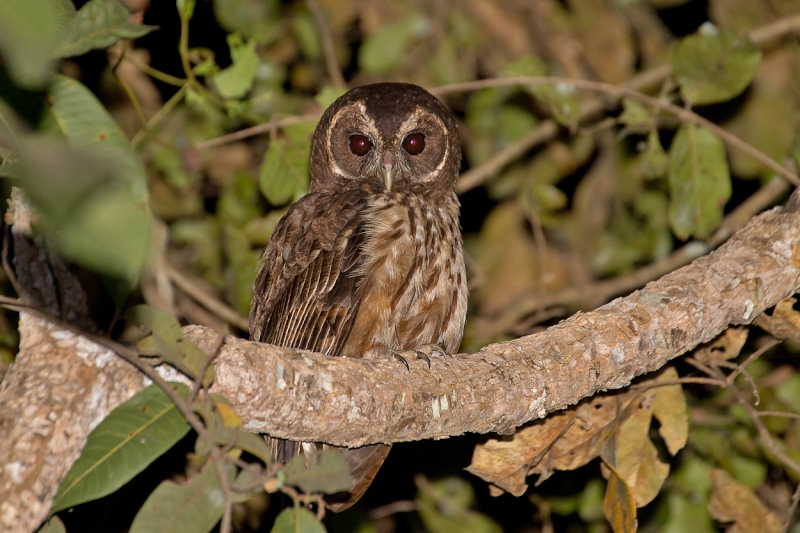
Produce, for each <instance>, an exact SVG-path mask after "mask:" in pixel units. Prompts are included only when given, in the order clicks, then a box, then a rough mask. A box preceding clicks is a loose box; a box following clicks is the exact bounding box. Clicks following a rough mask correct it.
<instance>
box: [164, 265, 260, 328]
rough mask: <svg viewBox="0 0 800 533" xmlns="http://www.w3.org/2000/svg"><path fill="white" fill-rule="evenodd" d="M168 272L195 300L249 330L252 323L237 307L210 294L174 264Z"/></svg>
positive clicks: (226, 319) (223, 317)
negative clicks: (237, 310)
mask: <svg viewBox="0 0 800 533" xmlns="http://www.w3.org/2000/svg"><path fill="white" fill-rule="evenodd" d="M166 272H167V276H168V277H169V279H170V280H172V282H173V283H174V284H175V285H177V286H178V288H179V289H181V290H182V291H183V292H185V293H186V294H188V295H189V296H191V297H192V298H194V300H195V301H197V302H198V303H200V304H201V305H203V307H205V308H206V309H208V310H209V311H211V312H212V313H214V314H215V315H217V316H218V317H219V318H221V319H222V320H224V321H225V322H227V323H228V324H231V325H233V326H235V327H237V328H239V329H241V330H242V331H249V329H250V325H249V322H248V319H247V318H246V317H243V316H242V315H240V314H239V313H238V312H236V310H235V309H233V308H232V307H230V306H228V305H226V304H225V303H224V302H222V301H221V300H219V299H217V298H215V297H214V296H212V295H210V294H208V293H207V292H206V291H204V290H203V289H202V288H200V287H199V286H198V285H197V284H196V283H195V282H194V281H192V280H191V279H190V278H189V277H188V276H187V275H186V274H184V273H183V272H181V271H180V270H178V269H177V268H175V267H173V266H172V265H167V267H166Z"/></svg>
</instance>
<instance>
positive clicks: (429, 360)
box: [416, 350, 431, 370]
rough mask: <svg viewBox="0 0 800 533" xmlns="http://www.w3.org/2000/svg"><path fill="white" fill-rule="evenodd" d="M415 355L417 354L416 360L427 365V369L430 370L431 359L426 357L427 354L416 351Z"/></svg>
mask: <svg viewBox="0 0 800 533" xmlns="http://www.w3.org/2000/svg"><path fill="white" fill-rule="evenodd" d="M416 353H417V359H422V360H423V361H425V362H426V363H428V369H429V370H430V368H431V358H430V357H428V354H426V353H425V352H421V351H419V350H416Z"/></svg>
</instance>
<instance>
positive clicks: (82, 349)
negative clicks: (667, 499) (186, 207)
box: [0, 191, 800, 531]
mask: <svg viewBox="0 0 800 533" xmlns="http://www.w3.org/2000/svg"><path fill="white" fill-rule="evenodd" d="M799 195H800V192H798V191H795V193H794V196H793V198H792V200H790V202H789V204H788V205H787V207H786V208H784V209H783V210H780V209H773V210H771V211H769V212H766V213H764V214H762V215H759V216H758V217H755V218H754V219H753V220H752V221H751V222H750V223H749V224H748V225H747V226H746V227H745V228H743V229H742V230H741V231H739V232H737V233H736V234H735V235H734V236H733V237H732V238H731V239H730V240H729V241H728V242H727V243H725V244H724V245H722V246H721V247H720V248H719V249H718V250H716V251H714V252H712V253H710V254H709V255H707V256H704V257H701V258H699V259H697V260H695V261H694V262H693V263H691V264H690V265H688V266H686V267H683V268H681V269H679V270H676V271H675V272H672V273H670V274H668V275H666V276H664V277H662V278H661V279H659V280H657V281H654V282H652V283H650V284H648V285H647V286H646V287H645V288H644V289H642V290H640V291H636V292H634V293H633V294H631V295H630V296H628V297H626V298H619V299H617V300H615V301H613V302H611V303H609V304H608V305H605V306H603V307H601V308H599V309H597V310H596V311H593V312H590V313H578V314H576V315H574V316H573V317H571V318H569V319H567V320H565V321H563V322H561V323H560V324H558V325H556V326H554V327H552V328H550V329H548V330H547V331H545V332H542V333H539V334H536V335H530V336H527V337H522V338H520V339H516V340H514V341H508V342H502V343H497V344H492V345H489V346H487V347H485V348H484V349H482V350H481V351H480V352H478V353H476V354H471V355H470V354H458V355H455V356H452V357H448V358H447V359H441V358H436V359H433V360H432V368H431V369H428V368H427V365H425V364H424V363H423V362H422V361H411V362H410V366H411V371H410V372H407V371H406V370H405V368H404V367H403V366H402V365H400V364H399V363H397V362H394V361H389V360H363V359H347V358H330V357H325V356H321V355H319V354H313V353H310V352H302V351H299V350H291V349H284V348H278V347H275V346H270V345H264V344H258V343H253V342H249V341H246V340H243V339H238V338H235V337H230V336H229V337H227V338H226V339H225V343H224V345H223V346H222V347H221V348H220V350H219V355H218V357H217V359H216V362H215V363H216V376H217V377H216V381H215V383H214V386H213V388H212V390H213V391H214V392H218V393H221V394H224V395H225V396H226V397H228V398H229V400H230V401H231V403H232V405H233V406H234V408H235V409H236V410H237V412H238V413H239V414H240V416H241V417H242V418H243V419H244V420H245V423H246V427H247V429H249V430H251V431H256V432H266V433H269V434H271V435H274V436H277V437H282V438H293V439H297V440H306V441H323V442H328V443H331V444H336V445H343V446H359V445H364V444H369V443H375V442H384V443H390V442H399V441H410V440H419V439H427V438H434V439H439V438H446V437H450V436H454V435H460V434H462V433H465V432H476V433H490V432H495V433H501V434H502V433H511V432H513V431H514V429H515V428H516V427H518V426H520V425H522V424H524V423H526V422H528V421H530V420H533V419H536V418H541V417H544V416H545V415H547V414H548V413H550V412H552V411H555V410H558V409H562V408H564V407H567V406H568V405H571V404H574V403H576V402H578V401H579V400H580V399H582V398H584V397H586V396H591V395H593V394H595V393H597V392H598V391H602V390H608V389H617V388H621V387H624V386H626V385H628V384H629V383H630V382H631V380H632V379H633V378H634V377H636V376H638V375H641V374H644V373H647V372H650V371H653V370H656V369H658V368H660V367H661V366H663V365H664V364H665V363H666V362H667V361H669V360H670V359H673V358H675V357H677V356H679V355H681V354H683V353H685V352H687V351H689V350H691V349H692V348H694V347H695V346H697V345H698V344H700V343H703V342H706V341H709V340H711V339H712V338H714V337H715V336H716V335H718V334H719V333H720V332H722V331H723V330H724V329H725V328H727V327H728V326H730V325H737V324H748V323H750V322H751V321H752V320H753V319H754V318H755V317H756V316H758V315H759V314H760V313H762V312H763V311H764V310H765V309H767V308H769V307H771V306H773V305H775V304H776V303H777V302H779V301H780V300H782V299H783V298H785V297H787V296H789V295H791V294H793V293H795V292H796V291H798V289H800V213H798V212H797V211H798V205H800V196H799ZM20 331H21V335H22V344H21V350H20V354H19V355H18V357H17V360H16V361H15V363H14V365H13V366H12V367H11V369H10V370H9V372H8V374H7V375H6V378H5V380H4V382H3V384H2V388H0V456H1V457H3V458H4V464H3V465H2V469H0V502H2V503H0V529H2V530H3V531H33V530H34V529H35V528H36V527H37V526H38V524H40V523H41V522H42V521H43V520H44V519H45V518H46V516H47V513H48V512H49V509H50V507H51V505H52V498H53V496H54V494H55V491H56V488H57V486H58V483H59V482H60V480H61V479H63V477H64V475H65V474H66V472H67V471H68V469H69V468H70V466H71V465H72V463H73V462H74V461H75V460H76V459H77V457H78V455H79V453H80V450H81V448H82V447H83V445H84V444H85V442H86V438H87V436H88V434H89V432H90V431H91V429H93V428H94V427H95V426H96V425H97V423H99V421H100V420H102V418H103V417H104V416H105V415H106V414H107V413H108V412H110V411H111V410H112V409H113V408H115V407H116V406H117V405H119V404H120V403H121V402H123V401H124V400H126V399H127V398H129V397H130V396H131V395H133V394H134V393H135V392H136V391H138V390H139V389H141V388H142V387H144V386H145V379H144V378H143V376H142V375H141V374H139V373H138V372H137V371H136V370H135V369H134V368H133V367H132V366H131V365H129V364H128V363H126V362H124V361H122V360H121V359H120V358H117V357H114V355H113V352H111V351H110V350H108V349H106V348H104V347H103V346H100V345H98V344H96V343H94V342H91V341H89V340H88V339H86V338H85V337H81V336H80V335H77V334H75V333H73V332H71V331H66V330H64V329H61V328H58V327H57V326H55V325H53V324H51V323H48V322H46V321H44V320H42V319H39V318H36V317H33V316H30V315H25V314H23V316H22V319H21V323H20ZM185 333H186V334H187V336H188V337H189V338H190V339H191V340H193V341H194V342H196V343H198V344H199V345H200V346H201V347H204V348H209V347H211V346H215V345H216V339H217V334H216V333H215V332H213V331H212V330H210V329H208V328H203V327H200V326H189V327H187V328H185ZM161 371H162V373H163V375H165V376H166V377H168V378H170V379H176V376H177V373H176V372H175V371H174V370H171V369H170V368H167V367H164V368H162V369H161Z"/></svg>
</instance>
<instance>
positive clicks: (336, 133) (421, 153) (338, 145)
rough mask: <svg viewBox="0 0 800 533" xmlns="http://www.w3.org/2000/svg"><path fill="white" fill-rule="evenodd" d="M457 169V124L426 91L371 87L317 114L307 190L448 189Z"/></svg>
mask: <svg viewBox="0 0 800 533" xmlns="http://www.w3.org/2000/svg"><path fill="white" fill-rule="evenodd" d="M460 164H461V144H460V142H459V140H458V130H457V128H456V122H455V119H454V118H453V116H452V115H451V114H450V112H449V111H448V110H447V108H445V107H444V105H443V104H442V103H441V102H440V101H439V100H437V99H436V98H435V97H434V96H433V95H431V94H430V93H429V92H427V91H426V90H425V89H423V88H421V87H418V86H416V85H411V84H408V83H376V84H374V85H365V86H363V87H358V88H355V89H353V90H351V91H349V92H348V93H347V94H345V95H344V96H342V97H340V98H339V99H337V100H336V101H335V102H333V104H331V106H330V107H329V108H328V109H327V110H326V111H325V113H324V114H323V115H322V118H321V119H320V121H319V124H318V125H317V129H316V131H315V132H314V137H313V139H312V141H311V165H310V169H311V188H310V189H311V191H325V190H332V189H335V188H341V187H360V186H362V185H367V186H369V187H370V188H371V189H373V190H375V191H379V190H385V189H388V190H395V191H411V190H416V191H433V190H437V189H448V190H449V189H452V187H453V185H454V184H455V181H456V178H457V177H458V170H459V167H460Z"/></svg>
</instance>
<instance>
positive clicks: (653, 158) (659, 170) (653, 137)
mask: <svg viewBox="0 0 800 533" xmlns="http://www.w3.org/2000/svg"><path fill="white" fill-rule="evenodd" d="M641 162H642V175H643V176H644V177H645V178H647V179H656V178H660V177H662V176H664V175H665V174H666V173H667V165H668V163H669V159H668V158H667V153H666V152H665V151H664V147H663V146H661V139H660V138H659V136H658V131H656V130H653V131H651V132H650V134H649V135H648V136H647V149H645V151H644V153H643V154H642V158H641Z"/></svg>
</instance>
